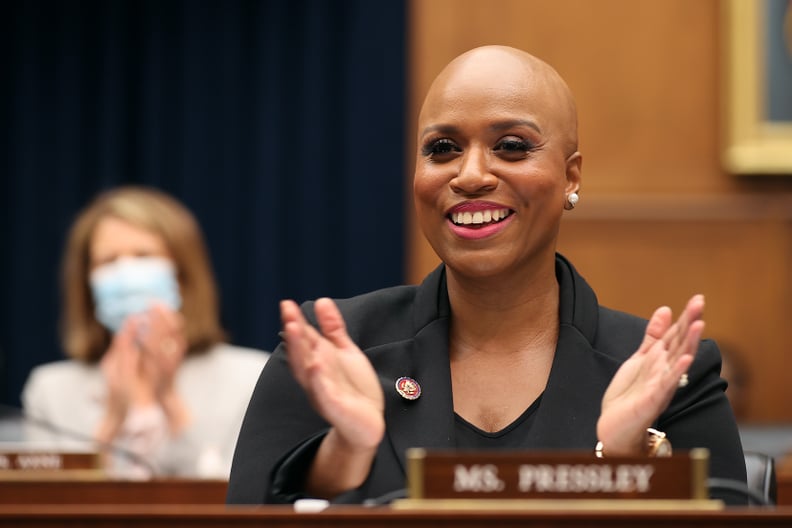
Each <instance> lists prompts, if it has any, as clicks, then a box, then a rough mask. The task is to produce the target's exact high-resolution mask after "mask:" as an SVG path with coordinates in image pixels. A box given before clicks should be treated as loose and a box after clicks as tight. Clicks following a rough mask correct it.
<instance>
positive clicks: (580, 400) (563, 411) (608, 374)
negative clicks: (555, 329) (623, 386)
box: [527, 325, 619, 450]
mask: <svg viewBox="0 0 792 528" xmlns="http://www.w3.org/2000/svg"><path fill="white" fill-rule="evenodd" d="M618 368H619V365H618V364H617V363H616V362H615V361H614V360H613V359H611V358H608V357H607V356H604V355H602V354H600V353H598V352H597V351H596V350H594V349H593V348H592V347H591V345H590V344H589V342H588V341H587V340H586V339H585V338H584V337H583V335H581V334H580V332H578V330H577V329H576V328H574V327H572V326H568V325H562V326H561V329H560V333H559V338H558V346H557V349H556V354H555V358H554V359H553V366H552V368H551V370H550V377H549V379H548V381H547V386H546V387H545V391H544V393H543V395H542V402H541V404H540V405H539V408H538V409H537V414H536V418H535V420H534V423H533V427H532V429H531V432H530V438H529V439H528V445H527V447H531V448H536V449H559V448H560V449H564V448H566V449H592V450H593V449H594V445H595V444H596V442H597V419H598V418H599V415H600V405H601V401H602V395H603V394H604V393H605V389H607V387H608V384H609V383H610V380H611V378H612V377H613V375H614V374H615V373H616V370H618Z"/></svg>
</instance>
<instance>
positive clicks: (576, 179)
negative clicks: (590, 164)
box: [565, 151, 583, 195]
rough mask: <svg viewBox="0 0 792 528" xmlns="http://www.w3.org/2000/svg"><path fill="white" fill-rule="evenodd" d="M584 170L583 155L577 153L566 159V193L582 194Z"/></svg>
mask: <svg viewBox="0 0 792 528" xmlns="http://www.w3.org/2000/svg"><path fill="white" fill-rule="evenodd" d="M582 169H583V155H582V154H581V153H580V152H578V151H575V152H573V153H572V154H571V155H570V156H569V157H568V158H567V159H566V180H567V184H566V189H565V193H566V194H567V195H569V194H570V193H577V192H580V183H581V172H582Z"/></svg>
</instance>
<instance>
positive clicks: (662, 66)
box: [407, 0, 792, 442]
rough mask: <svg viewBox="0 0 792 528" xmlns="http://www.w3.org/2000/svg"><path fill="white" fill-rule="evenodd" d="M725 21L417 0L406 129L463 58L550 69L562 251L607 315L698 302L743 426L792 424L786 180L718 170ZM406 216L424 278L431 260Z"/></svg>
mask: <svg viewBox="0 0 792 528" xmlns="http://www.w3.org/2000/svg"><path fill="white" fill-rule="evenodd" d="M721 14H722V13H721V4H720V2H718V1H717V0H700V1H697V2H690V1H688V0H646V1H640V2H636V1H634V0H598V1H596V2H591V1H585V0H499V1H497V2H494V1H493V2H490V1H482V0H413V1H412V3H411V15H410V20H411V29H410V46H411V47H410V58H411V85H410V92H409V93H410V101H411V102H410V108H411V112H410V119H411V121H410V130H414V128H415V127H414V118H415V116H416V115H417V113H418V110H419V107H420V102H421V99H422V97H423V94H424V93H425V91H426V90H427V88H428V86H429V84H430V83H431V80H432V79H433V77H434V76H435V75H436V74H437V73H438V72H439V71H440V69H441V68H442V67H443V66H444V65H445V64H446V63H447V62H448V61H449V60H450V59H452V58H453V57H455V56H456V55H458V54H459V53H462V52H463V51H465V50H467V49H470V48H472V47H475V46H478V45H482V44H506V45H511V46H515V47H518V48H521V49H524V50H526V51H529V52H531V53H533V54H535V55H537V56H539V57H540V58H543V59H544V60H546V61H547V62H549V63H550V64H552V65H553V66H554V67H555V68H556V69H557V70H558V71H559V73H560V74H561V75H562V76H563V77H564V78H565V79H566V80H567V82H568V83H569V85H570V87H571V89H572V91H573V93H574V94H575V97H576V99H577V103H578V111H579V117H580V150H581V152H582V153H583V156H584V163H583V184H582V192H581V202H580V205H579V206H578V208H577V209H576V210H575V211H574V212H573V213H572V214H567V217H566V219H565V221H564V225H563V226H562V232H561V239H560V241H559V250H560V251H561V252H562V253H564V254H566V255H567V256H568V257H569V258H570V259H571V260H572V262H573V263H574V264H575V266H576V267H577V268H578V269H579V271H581V273H582V274H583V275H584V276H585V277H586V278H587V279H588V280H589V281H590V282H591V284H592V286H593V287H594V288H595V290H596V291H597V293H598V295H599V298H600V301H601V302H602V303H603V304H606V305H608V306H611V307H613V308H617V309H621V310H625V311H628V312H632V313H636V314H639V315H643V316H649V315H650V314H651V312H652V311H653V309H654V308H656V307H657V306H660V305H662V304H669V305H670V306H671V307H672V308H674V309H675V310H678V309H680V308H681V307H682V305H683V303H684V302H685V300H686V299H687V298H688V297H689V296H690V295H691V294H693V293H695V292H702V293H704V294H705V295H706V297H707V311H706V320H707V330H706V336H707V337H712V338H715V339H716V340H718V342H719V344H720V345H721V347H722V348H723V350H724V352H726V354H727V355H729V356H730V357H732V358H734V361H733V364H734V365H737V366H739V367H740V368H742V369H744V370H745V373H747V376H748V378H747V379H748V385H747V388H746V391H745V392H743V393H741V395H740V409H739V410H740V413H741V414H740V417H741V420H744V421H747V422H781V421H790V420H792V405H789V403H790V402H792V383H789V382H788V381H787V378H788V375H787V370H788V369H785V368H784V367H785V366H786V361H789V359H790V358H791V357H792V356H790V352H789V341H790V337H791V336H792V332H791V331H790V325H789V323H788V322H787V319H788V317H789V314H790V313H792V301H790V298H791V297H792V279H790V271H791V270H792V177H790V178H775V179H761V178H738V177H736V176H734V175H730V174H727V173H726V172H725V171H724V170H723V168H722V166H721V162H720V149H721V139H720V138H721V133H722V132H721V131H722V120H721V115H720V108H721V100H722V95H723V87H722V83H721V81H720V79H721V78H722V65H721V44H720V42H721V40H720V39H721V38H722V34H721V33H722V31H721ZM409 145H410V149H409V153H408V159H409V160H410V163H412V157H413V156H414V149H413V145H414V138H413V135H412V134H411V135H410V137H409ZM407 180H408V181H409V180H410V178H409V177H408V178H407ZM408 209H409V207H408ZM407 215H408V222H411V224H410V229H409V232H410V238H409V240H408V241H407V244H408V255H409V256H408V258H409V262H408V276H407V281H408V282H411V283H417V282H419V281H420V280H421V278H422V277H423V276H424V275H425V274H426V273H427V272H428V271H429V270H431V269H432V268H433V267H434V266H435V265H436V264H437V258H436V256H435V255H434V253H433V252H432V250H431V248H429V246H428V245H427V244H426V242H425V241H424V239H423V236H422V235H421V233H420V231H419V230H418V229H417V227H416V226H415V225H414V222H413V215H412V212H411V211H409V210H408V211H407ZM791 442H792V441H791Z"/></svg>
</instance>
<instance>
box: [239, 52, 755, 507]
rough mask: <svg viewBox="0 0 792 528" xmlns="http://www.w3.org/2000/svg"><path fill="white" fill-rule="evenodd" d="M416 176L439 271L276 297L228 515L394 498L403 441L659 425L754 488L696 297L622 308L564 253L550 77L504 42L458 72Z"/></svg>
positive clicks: (643, 435) (439, 106) (566, 155)
mask: <svg viewBox="0 0 792 528" xmlns="http://www.w3.org/2000/svg"><path fill="white" fill-rule="evenodd" d="M383 161H386V160H383ZM415 166H416V169H415V178H414V182H413V192H414V200H415V209H416V212H417V215H418V220H419V223H420V225H421V228H422V230H423V233H424V235H425V236H426V238H427V240H428V241H429V243H430V244H431V246H432V248H433V249H434V251H435V252H436V253H437V255H438V256H439V257H440V259H441V261H442V264H441V265H440V266H439V267H438V268H437V269H435V270H434V271H433V272H432V273H431V274H430V275H428V276H427V277H426V279H425V280H424V281H423V283H422V284H420V285H419V286H400V287H395V288H388V289H384V290H379V291H375V292H372V293H368V294H365V295H361V296H358V297H354V298H350V299H343V300H335V301H333V300H330V299H327V298H322V299H318V300H316V301H315V302H308V303H305V304H304V305H303V306H302V307H300V306H297V305H296V304H295V303H294V302H292V301H283V302H282V303H281V317H282V321H283V336H284V341H283V343H281V345H280V346H279V347H278V348H277V350H276V351H275V353H274V355H273V356H272V358H271V359H270V361H269V362H268V364H267V366H266V368H265V369H264V371H263V373H262V375H261V378H260V380H259V383H258V387H257V388H256V390H255V392H254V395H253V397H252V399H251V402H250V405H249V408H248V411H247V416H246V418H245V422H244V425H243V427H242V431H241V433H240V437H239V441H238V444H237V449H236V453H235V459H234V465H233V468H232V471H231V481H230V485H229V492H228V502H230V503H255V504H258V503H288V502H293V501H295V500H296V499H299V498H303V497H314V498H324V499H329V500H332V501H336V502H352V503H356V502H362V501H364V500H366V499H368V498H376V497H382V496H385V495H387V494H389V493H391V492H394V491H395V490H399V489H400V488H403V487H404V485H405V453H406V450H407V449H408V448H411V447H426V448H443V449H448V448H473V449H476V448H509V449H536V450H545V449H575V450H590V452H591V453H592V457H593V456H594V453H595V446H596V447H597V450H598V451H599V452H600V454H604V456H609V455H610V456H616V455H641V454H647V455H649V456H652V455H656V454H658V453H656V450H657V448H658V446H659V445H660V444H658V443H651V442H649V438H648V436H647V428H650V427H651V428H654V429H658V430H660V431H663V432H664V433H665V434H666V437H667V439H669V440H670V441H671V442H672V443H673V445H674V447H675V448H682V449H689V448H693V447H706V448H708V449H709V450H710V456H711V459H710V474H711V476H713V477H719V478H727V479H733V480H737V481H742V482H745V478H746V477H745V465H744V461H743V460H744V459H743V453H742V447H741V445H740V439H739V436H738V432H737V427H736V424H735V420H734V416H733V414H732V411H731V408H730V406H729V403H728V400H727V399H726V396H725V394H724V390H725V387H726V383H725V382H724V381H723V380H722V379H721V377H720V375H719V373H720V362H721V359H720V353H719V351H718V348H717V346H716V345H715V344H714V343H713V342H711V341H707V340H704V341H701V339H700V338H701V333H702V330H703V327H704V322H703V320H702V313H703V309H704V299H703V298H702V297H701V296H700V295H694V296H693V297H692V298H691V299H690V300H689V301H688V303H687V305H686V307H685V309H684V310H683V312H682V313H681V314H680V315H679V316H678V317H677V318H676V319H675V320H674V318H673V317H672V314H671V310H670V309H669V308H667V307H661V308H658V309H657V310H656V311H655V313H654V314H653V315H652V317H651V319H650V320H649V321H647V320H645V319H641V318H638V317H636V316H633V315H629V314H625V313H622V312H618V311H614V310H611V309H608V308H605V307H603V306H600V305H599V303H598V301H597V297H596V295H595V294H594V292H593V291H592V289H591V287H590V286H589V285H588V284H587V283H586V281H585V280H584V279H583V277H582V276H581V275H579V274H578V272H577V271H576V270H575V268H574V267H573V266H572V264H571V263H570V262H569V261H568V260H566V259H565V258H564V257H563V256H561V255H559V254H558V253H557V252H556V243H557V239H558V232H559V228H560V223H561V218H562V216H563V215H564V214H570V213H571V211H572V210H573V209H574V207H575V205H576V204H577V202H578V200H579V199H580V186H581V169H582V156H581V154H580V152H579V151H578V138H577V113H576V109H575V103H574V100H573V97H572V95H571V93H570V91H569V88H568V87H567V85H566V83H565V82H564V81H563V79H561V77H560V76H559V75H558V73H556V71H555V70H554V69H553V68H552V67H550V66H549V65H548V64H546V63H544V62H542V61H541V60H539V59H538V58H536V57H533V56H532V55H529V54H527V53H525V52H523V51H520V50H516V49H513V48H508V47H502V46H485V47H481V48H476V49H473V50H471V51H469V52H467V53H465V54H463V55H461V56H459V57H457V58H456V59H454V60H453V61H452V62H451V63H450V64H448V66H447V67H446V68H445V69H444V70H443V71H442V72H441V73H440V75H439V76H438V77H437V79H436V80H435V81H434V83H433V84H432V86H431V87H430V89H429V91H428V93H427V95H426V99H425V101H424V104H423V106H422V109H421V113H420V116H419V119H418V131H417V149H416V163H415ZM663 445H664V446H665V444H663ZM719 498H724V499H725V500H727V501H728V502H732V501H733V500H734V498H733V497H732V498H730V497H719ZM736 502H738V501H736Z"/></svg>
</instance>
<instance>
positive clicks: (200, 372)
mask: <svg viewBox="0 0 792 528" xmlns="http://www.w3.org/2000/svg"><path fill="white" fill-rule="evenodd" d="M62 283H63V313H62V321H61V324H62V327H61V334H62V342H63V348H64V350H65V352H66V354H67V355H68V356H69V358H70V359H68V360H64V361H57V362H54V363H50V364H46V365H42V366H39V367H37V368H35V369H34V370H33V372H32V373H31V375H30V377H29V379H28V381H27V383H26V384H25V387H24V389H23V393H22V403H23V406H24V408H25V412H26V415H27V416H28V417H29V423H30V426H29V427H28V428H27V429H28V436H29V439H30V440H45V441H48V442H56V443H57V444H64V443H72V442H74V441H75V440H76V438H77V437H79V436H80V435H82V436H88V435H90V437H91V439H92V440H93V442H94V443H95V447H98V449H100V450H101V451H102V452H103V454H104V457H103V460H104V464H105V468H106V470H107V472H108V474H109V475H111V476H114V477H118V478H148V477H151V476H155V475H157V476H161V475H172V476H184V477H209V478H227V477H228V472H229V469H230V464H231V457H232V454H233V449H234V444H235V442H236V438H237V434H238V432H239V428H240V425H241V422H242V418H243V414H244V412H245V408H246V406H247V402H248V400H249V398H250V395H251V393H252V390H253V387H254V385H255V383H256V380H257V378H258V375H259V373H260V371H261V369H262V367H263V366H264V364H265V363H266V361H267V359H268V357H269V354H268V353H266V352H263V351H259V350H253V349H245V348H240V347H236V346H232V345H230V344H228V343H226V342H224V339H225V333H224V331H223V329H222V327H221V324H220V320H219V308H218V298H217V291H216V286H215V280H214V277H213V275H212V269H211V265H210V262H209V258H208V254H207V251H206V248H205V244H204V241H203V236H202V234H201V231H200V228H199V226H198V223H197V221H196V220H195V218H194V217H193V215H192V214H191V213H190V212H189V211H188V210H187V209H186V208H185V207H184V206H183V205H182V204H180V203H179V202H177V201H176V200H175V199H173V198H172V197H170V196H168V195H166V194H165V193H163V192H161V191H158V190H155V189H150V188H145V187H131V186H128V187H120V188H117V189H114V190H111V191H108V192H105V193H103V194H101V195H99V196H98V197H97V198H96V199H95V200H94V201H93V202H92V203H91V204H90V205H88V207H87V208H85V209H84V210H83V211H82V212H81V213H80V214H79V216H78V218H77V219H76V221H75V223H74V224H73V226H72V228H71V231H70V233H69V236H68V241H67V244H66V249H65V254H64V259H63V269H62ZM43 424H46V426H47V427H42V425H43Z"/></svg>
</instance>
